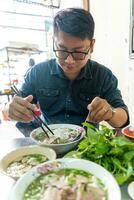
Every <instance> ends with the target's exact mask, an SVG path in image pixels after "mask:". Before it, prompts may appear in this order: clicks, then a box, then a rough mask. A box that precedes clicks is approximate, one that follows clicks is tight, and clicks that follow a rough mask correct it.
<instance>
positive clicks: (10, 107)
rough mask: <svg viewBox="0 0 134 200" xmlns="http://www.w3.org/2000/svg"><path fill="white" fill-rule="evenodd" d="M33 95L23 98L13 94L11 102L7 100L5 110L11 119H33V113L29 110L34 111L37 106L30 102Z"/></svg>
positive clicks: (27, 120)
mask: <svg viewBox="0 0 134 200" xmlns="http://www.w3.org/2000/svg"><path fill="white" fill-rule="evenodd" d="M32 100H33V96H32V95H29V96H27V97H25V98H22V97H19V96H14V98H13V99H12V101H11V102H9V103H8V104H7V105H6V107H5V111H6V113H7V115H8V117H9V119H11V120H15V121H22V122H30V121H32V120H33V118H34V117H33V114H32V112H31V111H30V110H29V109H31V110H33V111H36V109H37V107H36V106H35V105H34V104H31V103H30V102H32Z"/></svg>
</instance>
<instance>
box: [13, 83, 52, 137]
mask: <svg viewBox="0 0 134 200" xmlns="http://www.w3.org/2000/svg"><path fill="white" fill-rule="evenodd" d="M11 90H12V91H13V92H14V93H15V94H16V95H17V96H20V97H21V96H22V95H21V93H20V91H19V90H18V88H17V87H16V86H15V85H14V84H13V85H12V86H11ZM29 110H30V111H31V112H32V114H33V116H34V118H35V120H36V122H37V123H38V124H39V125H40V127H41V128H42V130H43V132H44V133H45V134H46V136H47V137H48V138H49V135H48V133H47V131H46V130H45V129H44V127H43V126H42V124H43V125H44V126H45V127H46V128H47V129H48V130H49V131H50V132H51V133H52V134H53V135H54V133H53V131H52V130H51V129H50V128H49V127H48V126H47V124H46V123H45V122H44V121H43V120H42V119H41V118H40V117H39V115H40V111H39V112H36V111H35V112H34V111H33V110H32V109H30V108H29Z"/></svg>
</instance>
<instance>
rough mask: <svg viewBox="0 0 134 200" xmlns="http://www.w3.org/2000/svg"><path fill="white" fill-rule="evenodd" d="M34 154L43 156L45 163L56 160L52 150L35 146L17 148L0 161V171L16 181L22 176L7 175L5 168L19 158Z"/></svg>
mask: <svg viewBox="0 0 134 200" xmlns="http://www.w3.org/2000/svg"><path fill="white" fill-rule="evenodd" d="M35 154H39V155H43V156H45V157H47V161H48V160H55V159H56V153H55V151H54V150H53V149H50V148H44V147H40V146H37V145H31V146H25V147H20V148H17V149H15V150H13V151H11V152H10V153H8V154H6V155H5V156H4V157H3V158H2V159H1V160H0V170H1V171H2V172H3V173H4V174H6V175H7V176H10V177H11V178H13V179H15V180H17V179H18V178H20V177H21V176H22V175H23V174H21V175H15V174H14V176H12V175H10V174H9V173H7V168H8V166H9V164H11V163H12V162H13V161H15V160H17V159H19V158H20V157H23V156H27V155H35ZM40 164H41V163H40ZM37 165H38V164H37ZM29 166H30V165H29ZM29 170H30V169H28V170H27V171H29ZM27 171H26V172H27Z"/></svg>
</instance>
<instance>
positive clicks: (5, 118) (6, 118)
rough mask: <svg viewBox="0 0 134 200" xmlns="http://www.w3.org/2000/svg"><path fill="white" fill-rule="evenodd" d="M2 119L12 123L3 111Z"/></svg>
mask: <svg viewBox="0 0 134 200" xmlns="http://www.w3.org/2000/svg"><path fill="white" fill-rule="evenodd" d="M2 118H3V120H4V121H10V120H9V118H8V116H7V114H6V112H5V111H4V110H2Z"/></svg>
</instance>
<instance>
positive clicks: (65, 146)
mask: <svg viewBox="0 0 134 200" xmlns="http://www.w3.org/2000/svg"><path fill="white" fill-rule="evenodd" d="M49 128H50V129H52V131H53V130H54V129H58V128H69V129H74V130H78V132H79V130H80V133H79V134H80V137H78V138H77V137H76V139H75V140H73V141H69V142H67V143H60V144H52V143H51V144H48V143H44V142H41V141H40V140H37V139H36V138H35V137H36V136H37V135H38V134H39V133H41V132H42V129H41V128H37V129H35V130H33V131H32V132H31V134H30V137H31V138H32V139H33V140H34V142H36V143H37V144H38V145H41V146H44V147H49V148H52V149H54V150H55V151H56V153H57V154H58V155H59V154H60V155H63V154H65V153H67V152H68V151H71V150H73V149H74V148H75V147H76V146H77V145H78V143H79V142H80V141H81V140H82V139H83V137H84V136H85V134H86V131H85V129H84V128H83V127H81V126H78V125H74V124H52V125H49ZM63 134H64V133H63Z"/></svg>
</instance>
